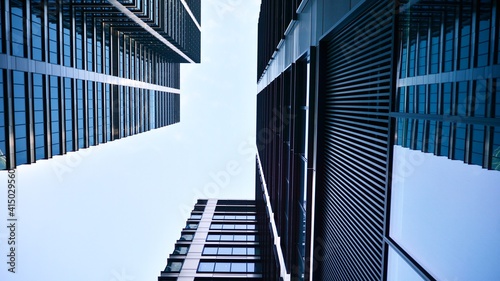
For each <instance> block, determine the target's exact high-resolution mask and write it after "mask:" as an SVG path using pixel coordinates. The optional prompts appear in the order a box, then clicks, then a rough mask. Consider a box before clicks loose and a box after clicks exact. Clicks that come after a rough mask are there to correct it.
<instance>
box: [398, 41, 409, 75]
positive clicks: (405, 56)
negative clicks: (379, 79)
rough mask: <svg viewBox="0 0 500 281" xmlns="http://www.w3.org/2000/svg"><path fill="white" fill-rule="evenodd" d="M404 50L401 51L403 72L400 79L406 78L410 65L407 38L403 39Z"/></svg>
mask: <svg viewBox="0 0 500 281" xmlns="http://www.w3.org/2000/svg"><path fill="white" fill-rule="evenodd" d="M402 42H403V44H402V49H401V70H400V71H401V72H400V75H399V77H400V78H406V64H407V63H408V59H407V56H408V44H406V38H405V37H403V38H402Z"/></svg>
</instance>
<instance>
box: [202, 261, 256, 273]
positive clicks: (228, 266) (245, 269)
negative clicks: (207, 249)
mask: <svg viewBox="0 0 500 281" xmlns="http://www.w3.org/2000/svg"><path fill="white" fill-rule="evenodd" d="M198 272H214V273H215V272H232V273H260V272H261V265H260V263H256V262H222V261H217V262H212V261H200V263H199V265H198Z"/></svg>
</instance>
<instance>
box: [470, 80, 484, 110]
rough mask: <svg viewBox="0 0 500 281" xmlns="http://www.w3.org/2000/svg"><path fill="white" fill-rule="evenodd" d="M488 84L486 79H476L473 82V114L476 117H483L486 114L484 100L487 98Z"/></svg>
mask: <svg viewBox="0 0 500 281" xmlns="http://www.w3.org/2000/svg"><path fill="white" fill-rule="evenodd" d="M487 88H488V85H487V80H486V79H481V80H477V81H476V82H475V91H474V107H473V110H472V111H473V114H474V116H477V117H485V116H486V113H485V112H486V100H487V99H488V96H487V94H488V91H487Z"/></svg>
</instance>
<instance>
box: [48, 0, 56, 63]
mask: <svg viewBox="0 0 500 281" xmlns="http://www.w3.org/2000/svg"><path fill="white" fill-rule="evenodd" d="M58 2H59V1H57V0H49V3H48V5H47V7H48V13H47V14H48V20H49V62H50V63H55V64H57V63H59V44H58V40H57V32H58V22H59V12H58Z"/></svg>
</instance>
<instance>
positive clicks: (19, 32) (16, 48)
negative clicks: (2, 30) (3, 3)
mask: <svg viewBox="0 0 500 281" xmlns="http://www.w3.org/2000/svg"><path fill="white" fill-rule="evenodd" d="M25 8H26V6H25V4H24V1H19V0H15V1H11V2H10V9H11V16H10V20H11V22H10V28H11V44H12V45H11V47H12V55H13V56H17V57H24V56H25V54H24V45H25V34H24V10H25Z"/></svg>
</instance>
